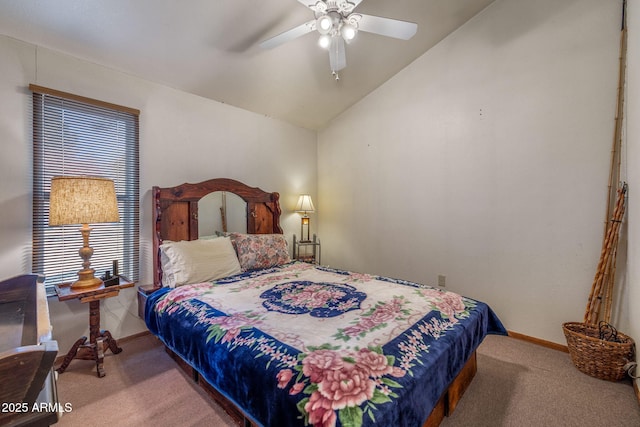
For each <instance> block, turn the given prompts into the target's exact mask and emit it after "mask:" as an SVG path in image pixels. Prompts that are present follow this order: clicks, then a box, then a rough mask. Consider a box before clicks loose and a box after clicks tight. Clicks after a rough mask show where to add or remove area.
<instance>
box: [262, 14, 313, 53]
mask: <svg viewBox="0 0 640 427" xmlns="http://www.w3.org/2000/svg"><path fill="white" fill-rule="evenodd" d="M315 29H316V20H315V19H312V20H311V21H307V22H305V23H304V24H301V25H298V26H297V27H295V28H292V29H290V30H288V31H285V32H284V33H280V34H278V35H277V36H274V37H271V38H270V39H266V40H264V41H262V42H261V43H260V47H261V48H263V49H273V48H274V47H276V46H280V45H281V44H283V43H286V42H288V41H289V40H293V39H295V38H298V37H300V36H304V35H305V34H307V33H310V32H311V31H313V30H315Z"/></svg>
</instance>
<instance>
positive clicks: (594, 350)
mask: <svg viewBox="0 0 640 427" xmlns="http://www.w3.org/2000/svg"><path fill="white" fill-rule="evenodd" d="M562 330H563V331H564V336H565V337H566V338H567V346H568V347H569V354H570V355H571V360H572V361H573V364H574V365H576V368H578V369H579V370H580V371H582V372H584V373H585V374H587V375H591V376H592V377H596V378H600V379H602V380H608V381H619V380H621V379H623V378H624V377H625V376H626V372H625V370H624V365H626V364H627V363H628V362H630V361H632V360H633V353H634V347H635V343H634V342H633V339H631V338H630V337H629V336H627V335H625V334H623V333H620V332H618V333H617V337H618V340H619V341H620V342H615V341H606V340H603V339H600V331H599V328H598V327H597V326H595V325H589V324H586V323H578V322H568V323H564V324H563V325H562Z"/></svg>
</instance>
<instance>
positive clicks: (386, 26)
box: [260, 0, 418, 80]
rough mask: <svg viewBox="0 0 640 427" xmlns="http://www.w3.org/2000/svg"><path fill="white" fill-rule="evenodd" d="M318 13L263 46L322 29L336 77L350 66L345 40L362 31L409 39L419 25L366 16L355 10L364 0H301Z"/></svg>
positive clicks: (323, 45) (267, 47)
mask: <svg viewBox="0 0 640 427" xmlns="http://www.w3.org/2000/svg"><path fill="white" fill-rule="evenodd" d="M298 1H299V2H300V3H302V4H303V5H305V6H307V7H308V8H309V9H311V10H312V11H313V13H314V16H315V18H314V19H312V20H310V21H307V22H305V23H304V24H301V25H298V26H297V27H295V28H292V29H290V30H288V31H285V32H284V33H281V34H278V35H277V36H275V37H272V38H270V39H267V40H264V41H263V42H262V43H260V47H262V48H264V49H271V48H274V47H276V46H279V45H281V44H283V43H285V42H288V41H290V40H293V39H295V38H298V37H300V36H303V35H305V34H307V33H310V32H312V31H316V30H317V31H318V33H320V38H319V39H318V44H319V45H320V46H321V47H323V48H325V49H327V50H328V51H329V65H330V66H331V72H332V74H333V75H334V76H335V78H336V80H338V79H339V76H338V71H340V70H342V69H343V68H345V67H346V66H347V56H346V53H345V43H346V44H349V43H351V42H352V41H353V40H354V39H355V37H356V35H357V34H358V31H364V32H367V33H374V34H380V35H383V36H387V37H393V38H396V39H402V40H409V39H410V38H411V37H413V35H414V34H415V33H416V31H417V29H418V25H417V24H415V23H413V22H407V21H400V20H397V19H390V18H381V17H379V16H371V15H364V14H362V13H356V12H354V11H353V10H354V9H355V8H356V7H357V6H358V5H359V4H360V3H361V2H362V0H298Z"/></svg>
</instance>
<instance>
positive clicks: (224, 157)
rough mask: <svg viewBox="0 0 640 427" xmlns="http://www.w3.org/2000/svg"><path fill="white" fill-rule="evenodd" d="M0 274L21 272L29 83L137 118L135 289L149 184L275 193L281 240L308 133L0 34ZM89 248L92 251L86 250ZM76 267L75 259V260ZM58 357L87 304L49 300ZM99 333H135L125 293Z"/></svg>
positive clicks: (307, 163)
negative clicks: (237, 184)
mask: <svg viewBox="0 0 640 427" xmlns="http://www.w3.org/2000/svg"><path fill="white" fill-rule="evenodd" d="M0 58H2V60H1V61H0V99H2V102H0V144H1V146H2V156H0V218H1V220H0V277H2V278H8V277H12V276H14V275H18V274H23V273H26V272H30V271H31V212H32V209H31V197H32V180H31V176H32V154H31V94H30V92H29V90H28V85H29V83H35V84H38V85H41V86H46V87H50V88H53V89H57V90H62V91H65V92H71V93H74V94H77V95H82V96H86V97H90V98H95V99H99V100H102V101H107V102H112V103H115V104H120V105H124V106H127V107H131V108H137V109H139V110H140V111H141V114H140V202H141V236H140V237H141V238H140V243H141V261H140V262H141V265H140V269H141V275H142V277H141V280H140V283H141V284H146V283H151V282H152V261H151V260H152V258H151V252H152V250H151V247H152V242H151V236H152V228H151V217H152V211H151V194H150V192H151V187H152V186H154V185H159V186H172V185H177V184H181V183H183V182H199V181H203V180H205V179H210V178H217V177H226V178H234V179H237V180H240V181H242V182H245V183H246V184H248V185H251V186H259V187H261V188H262V189H264V190H267V191H278V192H279V193H280V201H281V207H282V211H283V215H282V219H281V225H282V226H283V229H284V231H285V234H286V235H287V237H288V240H289V241H290V240H291V235H292V234H293V233H296V232H298V226H299V220H300V219H299V215H298V214H296V213H293V212H292V209H293V207H294V206H295V203H296V201H297V197H298V195H299V194H300V193H303V192H304V193H307V192H308V193H311V194H313V195H314V196H315V194H316V133H315V132H312V131H308V130H305V129H302V128H298V127H295V126H292V125H289V124H286V123H284V122H281V121H277V120H274V119H270V118H267V117H264V116H261V115H258V114H254V113H250V112H247V111H244V110H240V109H238V108H234V107H230V106H228V105H225V104H222V103H218V102H213V101H211V100H207V99H204V98H200V97H197V96H193V95H190V94H186V93H183V92H179V91H176V90H174V89H171V88H168V87H165V86H162V85H159V84H154V83H151V82H149V81H145V80H142V79H139V78H136V77H133V76H130V75H127V74H123V73H120V72H117V71H114V70H111V69H108V68H105V67H102V66H98V65H95V64H91V63H88V62H86V61H82V60H79V59H76V58H72V57H69V56H65V55H62V54H59V53H56V52H53V51H50V50H47V49H44V48H41V47H38V48H36V47H35V46H33V45H30V44H27V43H24V42H21V41H17V40H15V39H11V38H8V37H4V36H0ZM95 250H96V251H99V250H100V248H95ZM78 261H79V265H80V261H81V260H80V258H78ZM49 305H50V310H51V317H52V323H53V327H54V338H55V339H57V340H58V343H59V346H60V351H61V352H66V351H67V349H68V348H69V347H70V346H71V345H72V344H73V342H74V341H75V340H76V339H77V338H79V337H80V336H81V335H83V334H87V332H88V310H89V308H88V305H87V304H81V303H79V302H78V301H76V300H74V301H70V302H64V303H60V302H58V301H57V299H55V298H50V300H49ZM102 327H103V328H105V329H109V330H110V331H111V332H112V333H113V334H114V336H115V337H116V338H117V337H122V336H128V335H132V334H135V333H137V332H140V331H143V330H145V326H144V323H143V322H142V321H141V320H140V319H139V318H138V317H137V305H136V294H135V290H133V289H129V290H124V291H122V292H121V294H120V296H118V297H117V298H111V299H108V300H104V301H103V303H102Z"/></svg>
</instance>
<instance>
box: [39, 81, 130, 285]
mask: <svg viewBox="0 0 640 427" xmlns="http://www.w3.org/2000/svg"><path fill="white" fill-rule="evenodd" d="M30 89H31V91H32V92H33V265H32V270H33V271H34V272H35V273H39V274H42V275H44V276H45V286H46V287H47V291H48V292H49V293H51V292H53V285H55V284H57V283H62V282H72V281H75V280H77V272H78V270H80V269H81V268H82V259H81V258H80V256H79V255H78V250H79V249H80V248H81V247H82V236H81V234H80V232H79V231H78V230H79V227H80V226H79V225H68V226H58V227H50V226H49V193H50V190H51V178H53V177H54V176H58V175H92V176H101V177H104V178H109V179H112V180H113V181H114V183H115V188H116V194H117V198H118V210H119V214H120V222H119V223H113V224H90V225H91V227H92V228H93V231H92V232H91V237H90V241H89V244H90V246H91V247H92V248H93V249H94V253H93V256H92V257H91V268H93V269H95V270H96V273H95V274H96V277H98V276H102V275H103V274H104V273H105V271H106V270H111V269H112V265H113V261H114V260H117V261H118V265H119V272H120V274H123V275H125V276H127V277H128V278H129V279H131V280H134V281H137V280H138V276H139V231H140V224H139V222H140V220H139V217H140V215H139V214H140V212H139V155H138V116H139V111H138V110H133V109H130V108H126V107H120V106H117V105H112V104H108V103H105V102H101V101H96V100H91V99H87V98H83V97H79V96H76V95H71V94H67V93H63V92H58V91H54V90H51V89H47V88H43V87H39V86H35V85H31V86H30Z"/></svg>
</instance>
